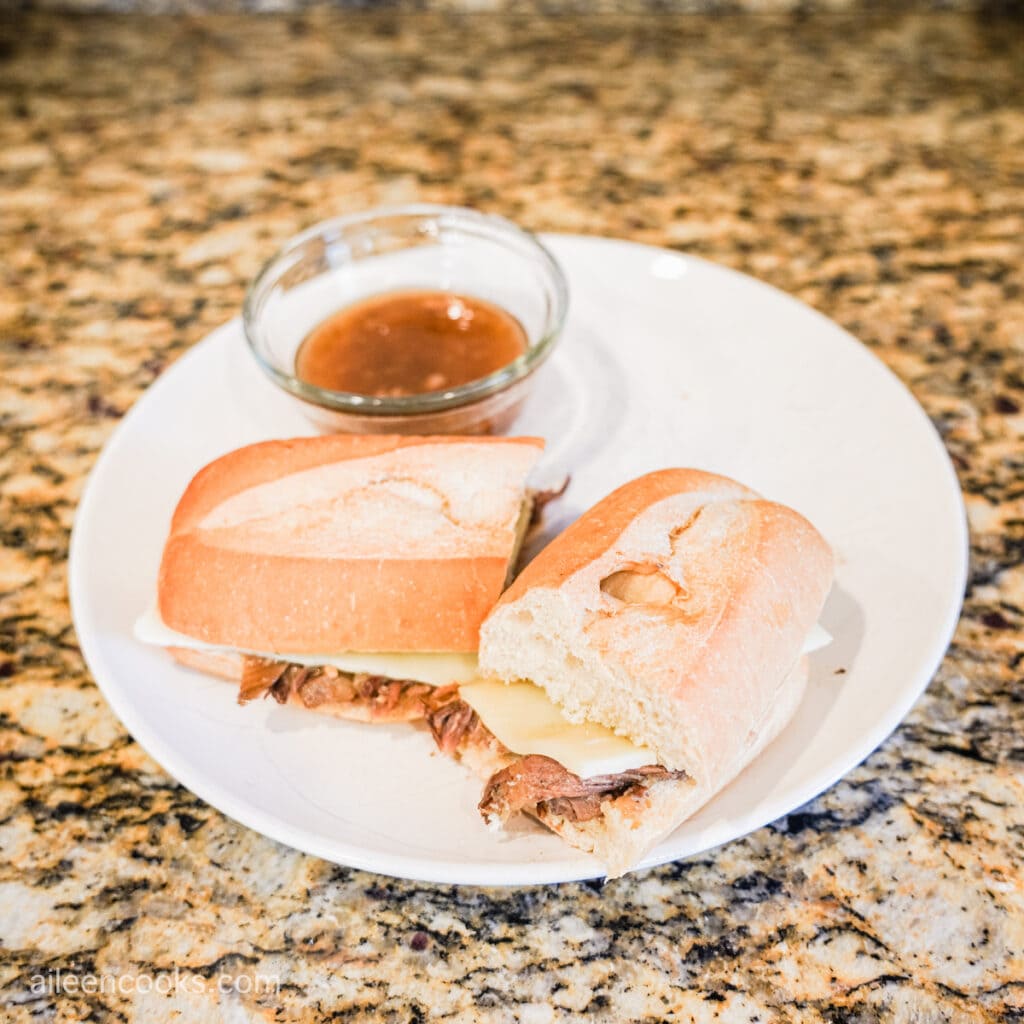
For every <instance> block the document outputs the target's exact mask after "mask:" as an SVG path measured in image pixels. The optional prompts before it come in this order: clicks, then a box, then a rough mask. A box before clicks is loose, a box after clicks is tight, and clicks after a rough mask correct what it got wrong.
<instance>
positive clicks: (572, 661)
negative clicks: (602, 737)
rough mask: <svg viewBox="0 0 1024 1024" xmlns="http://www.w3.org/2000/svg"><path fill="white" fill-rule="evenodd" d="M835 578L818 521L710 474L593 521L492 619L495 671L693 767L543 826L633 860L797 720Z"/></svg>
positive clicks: (660, 482)
mask: <svg viewBox="0 0 1024 1024" xmlns="http://www.w3.org/2000/svg"><path fill="white" fill-rule="evenodd" d="M831 584H832V553H831V550H830V548H829V546H828V544H827V543H826V542H825V540H824V539H823V538H822V537H821V535H820V534H819V533H818V532H817V531H816V530H815V529H814V527H813V526H811V524H810V523H808V522H807V520H806V519H804V518H803V517H802V516H801V515H799V514H798V513H797V512H794V511H793V510H792V509H790V508H787V507H785V506H783V505H778V504H775V503H773V502H770V501H765V500H764V499H762V498H761V497H760V496H759V495H757V494H756V493H755V492H753V491H751V490H750V489H749V488H746V487H744V486H742V485H741V484H738V483H735V482H734V481H732V480H728V479H726V478H724V477H721V476H715V475H713V474H710V473H705V472H701V471H698V470H690V469H668V470H662V471H660V472H656V473H651V474H648V475H647V476H643V477H640V478H639V479H637V480H634V481H632V482H631V483H628V484H626V485H625V486H623V487H620V488H619V489H618V490H617V491H615V492H614V493H613V494H611V495H609V496H608V497H607V498H605V499H604V500H603V501H601V502H599V503H598V504H597V505H595V506H594V507H593V508H592V509H590V511H588V512H586V513H585V514H584V515H583V516H582V517H580V519H578V520H577V521H576V522H575V523H574V524H573V525H572V526H570V527H569V528H568V529H567V530H566V531H565V532H564V533H563V534H561V535H560V536H559V537H558V538H556V539H555V540H554V541H553V542H552V543H551V544H550V545H549V546H548V547H547V548H545V549H544V551H542V552H541V554H540V555H538V556H537V558H536V559H535V560H534V561H533V562H532V563H531V564H530V565H529V566H528V567H527V568H526V569H525V570H524V571H523V573H522V574H521V575H520V576H519V577H518V578H517V579H516V581H515V582H514V583H513V584H512V586H511V587H510V588H509V589H508V590H507V591H506V592H505V594H504V595H503V596H502V598H501V600H500V601H499V602H498V604H497V606H496V607H495V608H494V610H493V611H492V612H491V614H490V615H489V616H488V618H487V620H486V621H485V623H484V625H483V627H482V630H481V643H480V652H479V661H480V669H481V672H482V673H484V674H486V675H490V676H493V677H497V678H498V679H502V680H505V681H506V682H511V681H514V680H529V681H530V682H533V683H535V684H536V685H538V686H541V687H542V688H543V689H544V690H545V691H546V692H547V694H548V696H549V697H550V698H551V699H552V700H553V701H554V702H555V703H556V704H557V705H558V706H559V707H560V708H561V709H562V711H563V713H564V715H565V717H566V718H567V719H569V720H570V721H574V722H581V721H590V722H596V723H599V724H601V725H604V726H606V727H608V728H611V729H613V730H614V731H615V732H617V733H618V734H620V735H622V736H625V737H627V738H628V739H629V740H631V741H632V742H633V743H635V744H636V745H638V746H640V747H645V748H647V749H649V750H651V751H652V752H653V753H654V755H655V758H656V761H657V763H658V764H660V765H663V766H664V767H666V768H668V769H670V770H672V771H675V772H685V778H677V779H672V780H661V781H656V782H652V783H651V784H650V785H649V786H647V787H645V789H646V795H645V799H646V800H647V801H648V804H644V803H643V801H641V802H640V803H638V802H637V800H638V799H639V797H640V796H641V795H644V794H639V793H637V792H634V793H633V794H632V797H633V799H632V802H626V803H624V802H623V801H626V799H627V798H626V797H619V798H618V799H617V800H616V801H614V802H610V803H609V804H608V805H605V807H604V813H603V814H602V816H601V817H600V818H595V819H592V820H590V821H586V822H580V823H574V822H569V821H564V820H562V821H559V820H549V818H543V820H545V822H546V824H548V825H549V826H551V827H552V828H554V829H555V830H556V831H557V832H558V833H559V834H560V835H562V836H563V837H564V838H566V839H567V840H568V841H569V842H571V843H573V845H576V846H579V847H581V848H583V849H588V850H592V851H593V852H595V853H597V854H598V855H599V856H600V857H602V859H604V861H605V863H606V864H608V866H609V869H610V871H611V873H613V874H615V873H621V871H622V870H625V869H626V868H627V867H628V866H630V865H631V864H633V863H635V862H636V860H637V859H638V858H639V857H640V856H641V855H642V853H643V852H644V851H645V850H646V849H648V848H649V847H650V845H651V844H652V843H653V842H656V841H657V840H658V839H660V838H662V837H663V836H664V835H666V834H667V833H668V832H671V831H672V829H673V828H675V827H676V826H677V825H678V824H679V823H680V822H681V821H683V820H684V819H685V818H687V817H689V816H690V815H691V814H692V813H694V811H696V810H697V809H698V808H699V807H700V806H701V805H703V804H704V803H705V802H706V801H707V800H708V799H710V797H711V796H713V795H714V794H715V793H717V792H718V791H719V790H720V789H722V788H723V787H724V786H725V785H726V784H727V783H728V782H730V781H731V780H732V779H733V778H734V777H735V776H736V775H737V774H738V773H739V772H740V771H741V770H742V769H743V768H744V767H745V766H746V765H747V764H748V763H749V762H750V761H751V760H752V759H753V758H754V757H755V756H756V755H757V753H758V752H759V751H760V750H761V749H763V747H764V746H765V745H766V744H767V743H768V742H770V740H771V739H772V738H774V736H775V735H777V734H778V732H780V731H781V729H782V728H783V727H784V726H785V724H786V723H787V722H788V721H789V719H790V718H791V717H792V715H793V713H794V711H795V710H796V707H797V705H798V704H799V701H800V697H801V695H802V693H803V689H804V686H805V684H806V667H805V664H804V662H805V659H802V658H801V657H800V652H801V647H802V645H803V641H804V639H805V638H806V637H807V635H808V633H809V632H810V630H811V628H812V627H813V626H814V625H815V623H816V621H817V619H818V616H819V614H820V613H821V610H822V607H823V605H824V602H825V598H826V596H827V594H828V591H829V589H830V587H831ZM522 753H525V752H522ZM612 803H613V804H614V806H611V804H612Z"/></svg>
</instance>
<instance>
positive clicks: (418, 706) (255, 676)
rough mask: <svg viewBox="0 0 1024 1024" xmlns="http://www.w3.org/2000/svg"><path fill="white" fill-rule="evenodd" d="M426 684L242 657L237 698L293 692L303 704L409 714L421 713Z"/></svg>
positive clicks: (282, 700)
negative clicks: (354, 707)
mask: <svg viewBox="0 0 1024 1024" xmlns="http://www.w3.org/2000/svg"><path fill="white" fill-rule="evenodd" d="M432 690H433V687H432V686H429V685H428V684H427V683H416V682H413V681H412V680H411V679H388V678H387V677H385V676H372V675H366V674H365V673H351V672H342V671H340V670H339V669H337V668H335V667H334V666H333V665H317V666H308V665H295V664H292V663H290V662H287V661H272V660H270V659H268V658H256V657H247V658H246V659H245V662H244V664H243V667H242V683H241V686H240V687H239V690H238V703H239V704H247V703H248V702H249V701H251V700H255V699H256V698H257V697H267V696H270V697H273V698H274V700H275V701H277V703H278V704H287V703H288V702H289V701H290V700H291V699H292V698H293V697H298V699H299V701H300V702H301V704H302V705H303V707H307V708H319V707H324V706H328V707H330V706H338V705H343V704H359V705H363V706H368V707H369V708H370V713H371V714H372V715H373V717H375V718H403V719H409V718H419V717H420V716H421V714H422V705H423V699H424V697H426V696H427V695H428V694H429V693H430V692H431V691H432Z"/></svg>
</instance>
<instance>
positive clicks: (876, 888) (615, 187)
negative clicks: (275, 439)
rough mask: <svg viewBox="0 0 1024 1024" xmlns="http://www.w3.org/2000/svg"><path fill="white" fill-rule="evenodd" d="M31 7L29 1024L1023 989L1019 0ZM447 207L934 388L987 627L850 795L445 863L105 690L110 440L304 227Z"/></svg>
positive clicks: (2, 107)
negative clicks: (536, 872) (218, 755)
mask: <svg viewBox="0 0 1024 1024" xmlns="http://www.w3.org/2000/svg"><path fill="white" fill-rule="evenodd" d="M0 32H2V38H0V58H2V62H0V90H2V91H0V238H2V239H3V240H4V241H3V252H4V258H3V260H2V261H0V280H2V287H0V336H2V349H0V352H2V356H0V358H2V369H0V416H2V422H3V428H4V429H3V438H2V455H0V480H2V499H0V537H2V542H3V546H2V548H0V618H2V627H3V633H2V644H3V648H2V652H0V677H2V678H0V716H2V717H0V756H2V784H0V803H2V810H0V1006H2V1007H3V1009H2V1011H0V1016H2V1017H3V1018H4V1019H5V1020H10V1021H30V1020H31V1021H36V1020H57V1021H61V1022H63V1021H72V1020H86V1019H88V1020H94V1021H106V1020H132V1019H134V1020H146V1021H164V1020H168V1021H169V1020H185V1021H191V1022H196V1021H206V1020H209V1021H243V1020H267V1021H271V1020H273V1021H284V1020H310V1021H320V1020H327V1019H340V1020H346V1021H366V1022H369V1021H396V1022H397V1021H402V1022H408V1021H423V1020H426V1019H443V1020H448V1021H458V1022H468V1021H474V1020H514V1019H518V1020H522V1021H527V1022H534V1024H539V1022H546V1021H559V1020H570V1019H575V1017H576V1016H577V1015H581V1014H583V1013H584V1012H586V1013H587V1014H588V1015H589V1016H590V1017H592V1018H593V1019H594V1020H597V1021H602V1020H604V1021H622V1020H646V1021H656V1020H665V1019H671V1020H680V1021H682V1020H685V1021H701V1022H703V1021H711V1020H730V1021H762V1022H771V1021H827V1022H833V1024H834V1022H850V1024H852V1022H861V1021H864V1022H867V1021H874V1020H887V1021H889V1020H891V1021H921V1022H932V1021H936V1022H937V1021H949V1022H960V1021H997V1020H998V1021H1006V1020H1015V1019H1018V1018H1020V1017H1024V872H1022V863H1024V809H1022V808H1024V784H1022V762H1024V740H1022V738H1021V736H1022V726H1024V713H1022V707H1024V705H1022V702H1021V692H1022V691H1021V689H1020V684H1021V666H1022V657H1024V644H1022V639H1021V638H1022V614H1024V613H1022V607H1024V566H1022V555H1024V483H1022V477H1024V472H1022V471H1024V444H1022V428H1024V294H1022V278H1021V266H1022V257H1024V247H1022V238H1024V159H1022V154H1024V111H1022V107H1021V102H1022V94H1024V88H1022V85H1024V77H1022V74H1021V69H1022V66H1024V38H1022V37H1024V33H1022V31H1021V23H1020V22H1019V21H1012V20H1000V19H999V18H995V17H983V16H981V15H969V14H963V13H956V14H955V13H919V14H901V15H898V16H897V15H892V16H887V17H884V18H881V17H871V16H867V15H864V16H860V17H848V16H839V15H827V14H823V15H814V16H811V17H804V16H800V15H794V16H791V17H771V18H769V17H758V16H754V15H736V16H733V17H723V18H711V17H706V16H701V15H689V16H687V15H679V14H670V13H663V14H652V15H614V14H606V15H601V16H591V17H581V18H575V19H572V18H546V17H543V16H540V15H537V14H529V15H523V14H516V13H514V12H511V13H502V14H492V15H486V16H483V15H475V16H459V15H454V14H444V13H437V12H435V13H421V14H404V15H400V14H397V13H395V12H388V11H378V12H375V13H364V14H359V13H344V12H333V13H331V12H323V11H309V12H305V13H301V14H292V15H279V16H268V17H260V18H251V19H247V18H244V17H235V18H232V17H223V16H216V17H214V16H204V17H184V18H180V19H170V18H168V19H160V18H156V19H149V18H139V19H131V18H121V19H119V18H116V17H103V16H88V17H61V16H58V15H56V14H42V13H36V14H31V13H23V14H13V13H9V14H8V15H5V19H4V24H3V26H2V28H0ZM411 199H423V200H438V201H445V202H458V203H469V204H474V205H478V206H481V207H483V208H485V209H488V210H492V211H495V212H500V213H503V214H506V215H509V216H511V217H513V218H516V219H518V220H520V221H522V222H523V223H525V224H527V225H529V226H530V227H533V228H535V229H538V230H555V231H570V232H584V233H591V234H607V235H616V236H623V237H628V238H632V239H635V240H640V241H646V242H651V243H656V244H659V245H668V246H673V247H676V248H678V249H680V250H682V251H686V252H691V253H696V254H699V255H701V256H704V257H707V258H709V259H712V260H716V261H718V262H720V263H723V264H725V265H727V266H731V267H735V268H737V269H740V270H743V271H746V272H749V273H752V274H754V275H756V276H758V277H761V278H763V279H765V280H767V281H769V282H771V283H772V284H775V285H777V286H779V287H780V288H783V289H785V290H786V291H788V292H791V293H792V294H794V295H796V296H798V297H799V298H801V299H803V300H805V301H806V302H808V303H810V304H811V305H813V306H816V307H817V308H818V309H820V310H822V311H823V312H824V313H826V314H827V315H828V316H830V317H832V318H834V319H835V320H837V321H838V322H839V323H840V324H842V325H843V326H845V327H847V328H848V329H849V330H851V331H852V332H853V333H854V334H856V335H857V336H858V337H859V338H861V339H862V340H863V341H864V343H865V344H867V345H868V346H870V348H871V349H872V350H873V351H874V352H875V353H877V355H878V356H879V357H880V358H881V359H883V360H884V361H885V362H886V363H887V364H888V365H889V366H890V367H891V368H892V369H893V370H894V371H895V372H896V373H897V374H898V375H899V376H900V377H901V378H902V379H903V380H904V381H905V382H906V383H907V384H908V385H909V387H910V388H911V390H912V391H913V392H914V394H915V395H916V396H917V398H918V399H919V400H920V401H921V403H922V404H923V405H924V407H925V408H926V410H927V411H928V413H929V415H930V416H931V417H932V418H933V420H934V422H935V424H936V425H937V427H938V428H939V430H940V431H941V433H942V436H943V438H944V440H945V442H946V444H947V446H948V448H949V451H950V453H951V455H952V458H953V460H954V463H955V465H956V468H957V471H958V473H959V475H960V480H961V483H962V485H963V488H964V490H965V493H966V500H967V508H968V513H969V516H970V525H971V530H972V560H971V577H970V587H969V591H968V594H967V601H966V606H965V610H964V615H963V618H962V621H961V622H960V625H959V627H958V629H957V632H956V636H955V639H954V641H953V645H952V647H951V649H950V651H949V654H948V656H947V658H946V660H945V662H944V663H943V665H942V667H941V669H940V670H939V672H938V674H937V676H936V678H935V680H934V681H933V683H932V684H931V686H930V688H929V689H928V691H927V693H926V694H925V695H924V696H923V697H922V699H921V700H920V701H919V702H918V704H917V705H916V707H915V708H914V710H913V712H912V713H911V714H910V716H909V717H908V718H907V720H906V721H905V722H904V723H903V725H902V726H901V727H900V728H899V729H898V730H897V732H896V733H895V734H894V735H893V736H892V737H891V738H890V739H889V740H888V741H887V742H886V743H885V744H883V746H882V748H881V749H880V750H879V751H877V752H876V753H875V754H873V755H872V756H871V757H870V758H869V759H868V760H867V761H866V762H865V763H864V764H863V765H862V766H861V767H859V768H858V769H856V770H855V771H853V772H851V773H850V774H849V775H848V776H847V777H846V778H845V779H844V780H843V781H842V782H840V783H839V784H838V785H836V786H834V787H833V788H832V789H831V790H830V791H829V792H827V793H826V794H825V795H824V796H822V797H821V798H820V799H818V800H815V801H814V802H813V803H811V804H810V805H808V806H806V807H804V808H802V809H801V810H799V811H798V812H796V813H793V814H790V815H789V816H788V817H786V818H784V819H782V820H780V821H778V822H776V823H774V824H773V825H771V826H769V827H767V828H763V829H761V830H760V831H758V832H756V833H754V834H753V835H751V836H749V837H748V838H746V839H743V840H740V841H737V842H734V843H731V844H729V845H728V846H726V847H725V848H723V849H719V850H715V851H712V852H710V853H707V854H704V855H702V856H699V857H695V858H692V859H690V860H688V861H685V862H682V863H678V864H673V865H669V866H666V867H663V868H659V869H655V870H650V871H645V872H641V873H638V874H636V875H633V876H630V877H627V878H624V879H621V880H618V881H614V882H610V883H608V884H607V885H605V886H604V887H602V886H601V885H599V884H571V885H562V886H550V887H537V888H526V889H518V890H500V889H489V890H488V889H478V888H457V887H453V886H436V885H420V884H413V883H406V882H399V881H394V880H392V879H388V878H384V877H377V876H374V875H370V874H366V873H363V872H360V871H355V870H349V869H346V868H341V867H336V866H334V865H331V864H327V863H324V862H322V861H319V860H316V859H315V858H312V857H309V856H305V855H302V854H299V853H295V852H293V851H291V850H288V849H286V848H284V847H281V846H279V845H276V844H275V843H273V842H271V841H269V840H266V839H263V838H262V837H260V836H259V835H257V834H255V833H253V832H250V831H248V830H246V829H245V828H242V827H241V826H238V825H236V824H234V823H233V822H231V821H230V820H227V819H226V818H225V817H223V816H222V815H221V814H219V813H217V812H216V811H214V810H212V809H211V808H210V807H208V806H206V805H205V804H203V803H202V802H201V801H199V800H198V799H197V798H195V797H193V796H192V795H191V794H190V793H189V792H187V791H186V790H184V789H183V788H181V787H180V786H178V785H176V784H175V783H174V782H173V781H172V780H171V779H170V778H169V777H168V776H167V775H166V774H165V773H164V772H163V771H162V770H161V769H160V768H159V767H158V766H157V765H156V764H155V763H154V762H153V761H151V760H150V759H149V758H148V757H147V756H146V755H145V754H144V753H143V751H142V750H141V749H140V748H139V747H138V746H137V745H136V744H135V743H134V742H133V741H132V740H131V738H130V737H129V735H128V734H127V733H126V731H125V729H124V728H123V726H122V725H121V724H120V722H119V721H118V720H117V719H116V718H115V717H114V716H113V714H112V713H111V711H110V710H109V709H108V708H107V706H106V704H105V703H104V700H103V698H102V697H101V696H100V694H99V692H98V690H97V689H96V687H95V685H94V683H93V682H92V680H91V678H90V676H89V673H88V671H87V670H86V667H85V665H84V664H83V661H82V658H81V656H80V654H79V651H78V647H77V644H76V639H75V634H74V631H73V629H72V626H71V619H70V615H69V610H68V601H67V593H66V556H67V548H68V537H69V530H70V527H71V522H72V517H73V514H74V510H75V505H76V502H77V500H78V498H79V496H80V494H81V492H82V486H83V483H84V481H85V478H86V475H87V474H88V472H89V469H90V467H91V466H92V464H93V462H94V460H95V457H96V454H97V452H98V451H99V449H100V447H101V446H102V444H103V443H104V441H105V439H106V438H107V437H108V436H109V435H110V433H111V431H112V430H113V428H114V426H115V425H116V423H117V420H118V418H119V417H120V416H121V415H122V414H123V413H124V412H125V410H126V409H128V407H129V406H130V405H131V404H132V403H133V402H134V401H135V399H136V398H138V396H139V395H140V393H141V392H142V391H143V389H145V388H146V386H147V385H149V384H150V383H151V382H152V381H153V380H154V378H156V377H157V376H158V375H159V374H160V373H161V372H162V371H163V370H164V369H165V368H166V367H167V366H168V365H169V364H170V363H171V362H173V360H175V359H176V358H177V357H178V356H179V355H180V354H181V353H182V352H184V351H185V350H187V349H188V348H189V346H190V345H192V344H194V343H195V342H197V341H198V340H200V339H201V338H202V337H203V336H204V335H205V334H206V333H207V332H208V331H209V330H210V329H211V328H213V327H215V326H216V325H218V324H220V323H222V322H223V321H225V320H227V319H228V318H230V317H231V316H233V315H235V314H236V312H237V311H238V308H239V303H240V300H241V296H242V293H243V287H244V284H245V282H246V281H247V279H248V278H249V277H250V275H251V274H252V273H253V272H254V270H255V269H256V268H257V266H258V265H259V264H260V262H261V261H262V260H263V259H264V258H265V257H266V256H267V255H268V254H269V253H270V252H271V251H272V249H273V248H274V246H275V243H276V242H278V241H280V240H282V239H284V238H285V237H286V236H288V235H289V234H291V233H292V232H294V231H295V230H297V229H299V228H300V227H303V226H305V225H307V224H309V223H310V222H312V221H314V220H316V219H319V218H320V217H322V216H324V215H326V214H328V213H333V212H336V211H338V210H342V209H349V208H353V207H361V206H366V205H370V204H375V203H381V202H395V201H404V200H411ZM870 414H871V412H870V410H869V409H866V410H865V415H866V416H868V415H870ZM175 971H177V975H175V985H174V987H173V992H170V993H168V985H167V984H166V980H167V979H168V978H170V977H171V976H172V974H173V972H175ZM58 972H61V974H60V978H63V981H61V980H60V978H58ZM225 976H226V977H229V978H230V979H232V981H231V983H230V984H221V983H219V982H218V983H217V984H214V981H215V980H216V979H221V978H222V977H225ZM69 977H73V978H75V979H76V981H75V983H74V984H68V978H69ZM118 977H132V978H136V979H139V978H145V977H148V978H150V982H148V983H145V984H139V985H137V986H135V987H134V989H128V990H127V991H118V990H114V988H113V986H112V981H113V980H114V979H116V978H118ZM88 978H95V979H98V982H99V983H102V984H101V986H100V987H101V988H102V991H88V989H89V988H90V987H91V988H95V987H96V985H97V982H94V983H93V984H92V985H91V986H90V984H89V983H88V980H87V979H88ZM260 978H276V979H277V981H278V982H279V983H280V988H279V989H278V991H276V992H272V991H271V992H268V991H261V990H259V989H260V983H259V979H260ZM104 979H105V980H104ZM161 979H163V981H161ZM83 989H85V991H83Z"/></svg>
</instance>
